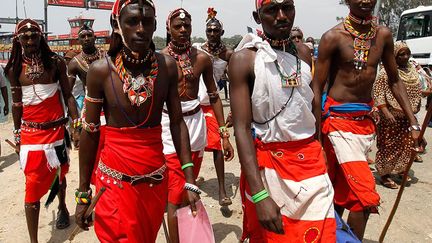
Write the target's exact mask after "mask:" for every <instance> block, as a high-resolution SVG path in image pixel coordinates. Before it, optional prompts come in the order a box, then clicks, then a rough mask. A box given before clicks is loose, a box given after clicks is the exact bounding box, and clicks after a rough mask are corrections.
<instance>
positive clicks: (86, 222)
mask: <svg viewBox="0 0 432 243" xmlns="http://www.w3.org/2000/svg"><path fill="white" fill-rule="evenodd" d="M89 206H90V204H86V205H77V206H76V208H75V222H76V224H77V225H78V226H79V227H80V228H81V229H83V230H86V231H87V230H89V227H90V226H91V225H92V221H93V218H92V214H90V216H89V217H88V218H87V219H85V218H84V214H85V212H86V211H87V208H88V207H89Z"/></svg>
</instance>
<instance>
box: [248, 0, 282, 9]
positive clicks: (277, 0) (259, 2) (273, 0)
mask: <svg viewBox="0 0 432 243" xmlns="http://www.w3.org/2000/svg"><path fill="white" fill-rule="evenodd" d="M283 1H284V0H256V1H255V7H256V9H257V10H258V9H260V8H262V6H264V5H267V4H270V3H282V2H283Z"/></svg>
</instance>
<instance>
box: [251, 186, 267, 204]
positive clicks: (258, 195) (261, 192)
mask: <svg viewBox="0 0 432 243" xmlns="http://www.w3.org/2000/svg"><path fill="white" fill-rule="evenodd" d="M264 194H267V195H268V192H267V190H266V189H264V190H262V191H260V192H258V193H256V194H255V195H253V196H252V201H254V202H255V200H256V199H257V198H259V197H261V196H262V195H264Z"/></svg>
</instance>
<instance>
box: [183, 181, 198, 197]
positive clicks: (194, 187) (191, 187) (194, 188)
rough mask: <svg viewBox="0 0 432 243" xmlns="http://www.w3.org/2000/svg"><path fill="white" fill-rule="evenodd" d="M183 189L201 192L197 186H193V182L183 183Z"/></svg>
mask: <svg viewBox="0 0 432 243" xmlns="http://www.w3.org/2000/svg"><path fill="white" fill-rule="evenodd" d="M184 189H186V190H188V191H191V192H195V193H196V194H201V190H200V189H199V188H198V187H197V186H195V185H194V184H190V183H185V185H184Z"/></svg>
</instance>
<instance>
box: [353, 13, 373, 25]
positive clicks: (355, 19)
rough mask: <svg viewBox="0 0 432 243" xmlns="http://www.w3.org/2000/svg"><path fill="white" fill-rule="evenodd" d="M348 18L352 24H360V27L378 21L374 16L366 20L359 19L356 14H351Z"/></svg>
mask: <svg viewBox="0 0 432 243" xmlns="http://www.w3.org/2000/svg"><path fill="white" fill-rule="evenodd" d="M348 17H349V18H350V20H351V21H352V22H354V23H356V24H360V25H369V24H371V23H372V22H375V21H376V17H374V16H370V17H368V18H366V19H361V18H358V17H357V16H355V15H354V14H352V13H349V15H348Z"/></svg>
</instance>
